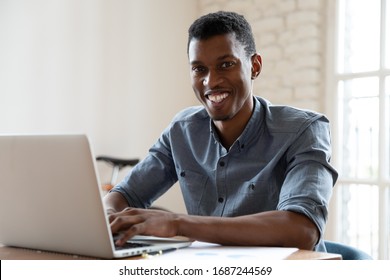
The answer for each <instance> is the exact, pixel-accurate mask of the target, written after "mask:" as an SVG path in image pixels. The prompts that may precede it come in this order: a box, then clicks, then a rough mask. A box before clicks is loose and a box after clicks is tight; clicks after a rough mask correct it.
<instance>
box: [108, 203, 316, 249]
mask: <svg viewBox="0 0 390 280" xmlns="http://www.w3.org/2000/svg"><path fill="white" fill-rule="evenodd" d="M109 219H110V222H111V230H112V232H113V233H119V232H120V233H121V234H122V236H121V239H119V240H118V242H117V245H123V244H124V243H125V242H126V240H127V239H128V238H131V237H132V236H134V235H137V234H143V235H155V236H160V237H173V236H176V235H181V236H186V237H188V238H190V239H194V240H199V241H205V242H212V243H218V244H222V245H243V246H279V247H298V248H301V249H307V250H313V248H314V246H315V244H316V243H317V241H318V239H319V232H318V229H317V227H316V226H315V225H314V223H313V222H312V221H311V220H310V219H309V218H307V217H306V216H304V215H302V214H298V213H294V212H290V211H269V212H263V213H258V214H252V215H246V216H240V217H203V216H191V215H183V214H175V213H171V212H166V211H159V210H147V209H136V208H126V209H125V210H124V211H122V212H119V213H116V214H112V215H110V217H109Z"/></svg>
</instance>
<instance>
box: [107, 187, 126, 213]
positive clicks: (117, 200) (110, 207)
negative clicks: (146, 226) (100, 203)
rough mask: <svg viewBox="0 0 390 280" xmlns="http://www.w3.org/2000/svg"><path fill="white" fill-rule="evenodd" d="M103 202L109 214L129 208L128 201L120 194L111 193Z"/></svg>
mask: <svg viewBox="0 0 390 280" xmlns="http://www.w3.org/2000/svg"><path fill="white" fill-rule="evenodd" d="M103 200H104V204H105V206H106V211H107V213H108V214H114V213H117V212H121V211H122V210H123V209H125V208H126V207H129V205H128V204H127V201H126V199H125V198H124V197H123V195H121V194H120V193H119V192H110V193H108V194H107V195H105V196H104V199H103Z"/></svg>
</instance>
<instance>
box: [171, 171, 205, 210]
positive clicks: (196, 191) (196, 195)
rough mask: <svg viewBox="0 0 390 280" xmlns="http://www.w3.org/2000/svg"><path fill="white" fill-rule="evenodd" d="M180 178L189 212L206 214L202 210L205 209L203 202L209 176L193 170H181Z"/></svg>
mask: <svg viewBox="0 0 390 280" xmlns="http://www.w3.org/2000/svg"><path fill="white" fill-rule="evenodd" d="M178 178H179V184H180V189H181V192H182V194H183V199H184V203H185V205H186V208H187V212H188V214H190V215H204V214H205V213H204V211H201V209H203V207H201V203H202V198H203V197H204V193H205V190H206V187H207V182H208V177H207V176H205V175H204V174H201V173H198V172H194V171H191V170H181V171H180V172H179V176H178ZM202 204H203V203H202ZM202 206H203V205H202Z"/></svg>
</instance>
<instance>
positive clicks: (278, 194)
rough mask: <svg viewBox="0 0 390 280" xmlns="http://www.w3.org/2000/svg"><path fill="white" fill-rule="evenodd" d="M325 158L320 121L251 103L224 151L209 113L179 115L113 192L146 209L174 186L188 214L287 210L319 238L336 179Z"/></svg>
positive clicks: (325, 131)
mask: <svg viewBox="0 0 390 280" xmlns="http://www.w3.org/2000/svg"><path fill="white" fill-rule="evenodd" d="M330 157H331V144H330V130H329V122H328V120H327V119H326V118H325V117H324V116H323V115H320V114H317V113H314V112H310V111H303V110H298V109H295V108H292V107H288V106H273V105H271V104H270V103H269V102H267V101H266V100H264V99H262V98H260V97H254V111H253V114H252V117H251V119H250V120H249V122H248V124H247V126H246V128H245V130H244V131H243V133H242V134H241V136H240V137H239V138H238V139H237V140H236V141H235V143H234V144H233V145H232V146H231V147H230V149H229V150H226V149H225V148H224V147H223V146H222V145H221V143H220V141H219V139H218V134H217V132H216V131H215V127H214V125H213V122H212V121H211V119H210V117H209V116H208V114H207V112H206V110H205V109H204V108H203V107H190V108H187V109H185V110H183V111H182V112H180V113H179V114H177V115H176V117H175V118H174V119H173V121H172V122H171V124H170V125H169V126H168V127H167V128H166V129H165V131H164V132H163V133H162V135H161V137H160V138H159V139H158V141H157V142H156V143H155V144H154V146H153V147H152V148H151V149H150V151H149V154H148V155H147V157H146V158H145V159H144V160H143V161H141V162H140V163H139V164H138V165H137V166H135V167H134V168H133V169H132V170H131V172H130V173H129V174H128V175H127V176H126V178H125V179H124V180H123V181H122V182H120V183H119V184H118V185H117V186H116V187H115V188H114V189H113V191H118V192H120V193H122V194H123V195H124V197H125V198H126V199H127V201H128V203H129V205H131V206H133V207H141V208H147V207H149V206H150V205H151V203H152V202H153V201H154V200H155V199H157V198H158V197H159V196H161V195H162V194H163V193H165V192H166V191H167V190H168V189H169V188H170V187H171V186H172V185H173V184H174V183H175V182H177V181H179V184H180V188H181V191H182V194H183V198H184V201H185V205H186V208H187V212H188V214H193V215H204V216H229V217H233V216H240V215H247V214H252V213H259V212H263V211H269V210H288V211H293V212H298V213H302V214H304V215H306V216H308V217H309V218H310V219H311V220H312V221H313V222H314V223H315V224H316V225H317V227H318V229H319V232H320V234H321V236H322V234H323V232H324V229H325V224H326V220H327V215H328V209H327V208H328V203H329V200H330V197H331V193H332V187H333V185H334V183H335V181H336V179H337V172H336V171H335V170H334V169H333V168H332V166H331V165H330V164H329V161H330ZM320 243H322V242H320ZM319 245H321V244H319ZM317 247H318V246H317ZM320 247H322V245H321V246H320ZM319 250H322V249H319Z"/></svg>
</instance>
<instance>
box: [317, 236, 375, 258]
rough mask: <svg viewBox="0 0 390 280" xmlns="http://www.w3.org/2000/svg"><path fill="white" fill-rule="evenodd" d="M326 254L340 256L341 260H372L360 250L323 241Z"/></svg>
mask: <svg viewBox="0 0 390 280" xmlns="http://www.w3.org/2000/svg"><path fill="white" fill-rule="evenodd" d="M324 242H325V247H326V250H327V252H328V253H334V254H340V255H341V256H342V258H343V260H372V257H371V256H370V255H369V254H367V253H366V252H363V251H362V250H360V249H357V248H354V247H352V246H348V245H345V244H342V243H338V242H334V241H329V240H324Z"/></svg>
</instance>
